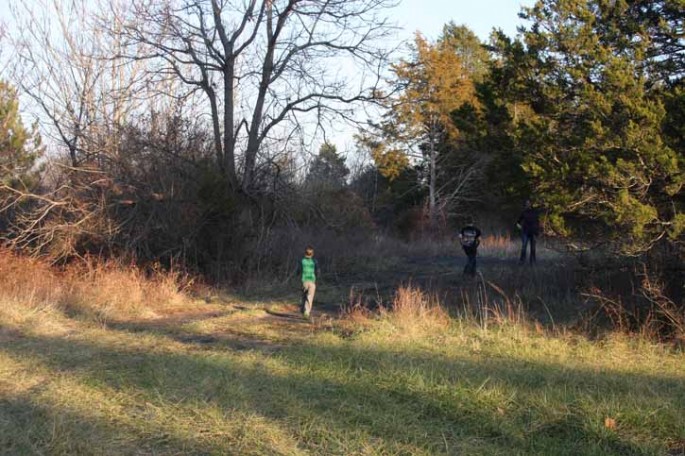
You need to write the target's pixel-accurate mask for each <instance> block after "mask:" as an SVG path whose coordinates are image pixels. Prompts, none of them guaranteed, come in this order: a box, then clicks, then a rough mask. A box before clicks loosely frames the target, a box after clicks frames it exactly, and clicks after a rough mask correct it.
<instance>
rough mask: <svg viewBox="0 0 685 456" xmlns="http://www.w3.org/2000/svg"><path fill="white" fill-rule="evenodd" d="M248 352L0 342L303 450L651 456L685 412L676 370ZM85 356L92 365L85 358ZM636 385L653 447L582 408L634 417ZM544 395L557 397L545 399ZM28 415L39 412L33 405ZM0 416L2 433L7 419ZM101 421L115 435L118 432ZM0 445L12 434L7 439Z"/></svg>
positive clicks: (367, 353)
mask: <svg viewBox="0 0 685 456" xmlns="http://www.w3.org/2000/svg"><path fill="white" fill-rule="evenodd" d="M122 336H124V337H134V336H132V335H130V334H122ZM226 348H227V349H228V347H226ZM253 349H254V353H252V354H246V356H242V355H241V354H240V353H236V352H234V351H231V350H230V349H228V351H220V350H217V351H214V352H212V353H211V356H208V354H207V352H204V351H203V352H196V351H195V352H194V351H191V352H180V353H178V352H171V351H164V350H162V349H156V350H155V351H154V352H148V351H145V350H142V349H141V348H140V347H139V348H137V349H134V348H126V347H124V346H121V345H117V346H116V347H111V346H107V345H106V343H104V342H103V343H98V341H97V340H93V341H87V342H86V341H82V340H78V341H77V340H64V339H61V338H51V337H35V336H25V337H23V338H21V339H17V340H15V341H12V342H10V343H7V344H5V347H4V351H6V352H7V353H8V354H10V355H11V356H16V357H19V358H24V357H29V358H33V359H38V360H40V361H41V362H42V363H43V364H44V365H45V366H47V367H48V368H51V369H53V370H54V371H57V372H60V374H62V375H73V376H75V377H77V378H79V379H80V381H81V382H85V383H87V384H88V385H90V386H91V387H96V388H97V387H98V385H101V386H102V387H106V388H109V389H113V390H115V391H120V392H123V393H125V394H126V395H127V396H130V397H136V398H139V399H140V400H141V401H149V402H152V403H156V402H159V403H160V404H170V403H171V404H176V406H177V407H179V410H182V408H183V406H184V405H186V406H188V407H192V406H197V404H200V405H213V406H216V407H219V408H221V409H224V410H237V411H241V412H243V413H245V414H254V413H257V414H259V415H261V416H263V417H266V418H268V419H269V420H270V421H272V422H276V423H278V425H279V426H280V427H282V428H285V429H286V430H287V432H288V433H289V434H290V435H291V436H293V438H294V439H295V440H296V441H298V442H299V446H300V447H301V448H304V449H306V450H309V451H311V452H312V453H315V454H356V453H362V452H364V448H366V449H367V452H368V448H369V446H368V445H369V442H373V445H372V448H374V452H377V453H379V454H380V453H382V454H418V453H424V454H512V453H513V454H552V453H553V454H558V455H579V454H620V455H632V454H658V453H659V451H662V452H663V449H664V445H665V443H664V441H665V440H664V439H666V438H673V439H677V438H680V439H683V438H685V435H684V434H685V431H683V430H682V428H679V427H678V426H679V423H678V420H680V421H681V423H680V424H681V425H682V416H685V391H684V390H683V385H682V381H681V380H678V379H671V378H662V377H659V376H651V375H642V374H625V373H615V372H606V373H602V372H594V371H589V370H583V369H577V368H576V369H570V368H567V367H565V366H563V365H556V364H541V363H535V362H527V361H520V360H513V359H492V358H483V359H479V360H478V361H475V360H473V359H470V358H467V357H463V358H458V359H455V358H444V357H440V356H435V355H431V354H425V353H405V352H393V351H389V350H381V349H374V348H369V347H364V348H361V347H359V346H355V345H349V344H345V343H341V344H340V345H335V346H316V345H311V344H307V343H304V344H298V345H293V346H286V347H283V348H282V349H281V350H280V351H279V352H278V353H277V355H273V354H272V353H270V352H268V351H265V353H260V347H259V346H255V347H254V348H253ZM247 355H250V356H247ZM89 360H92V361H96V362H95V363H92V364H91V365H89V364H88V361H89ZM570 391H572V392H573V393H572V394H569V392H570ZM648 391H651V392H658V394H659V397H660V398H661V400H662V402H663V403H667V404H670V407H671V408H670V410H669V411H668V412H669V413H670V415H672V420H671V423H670V427H668V428H666V429H663V428H662V429H656V428H655V429H650V431H652V432H653V433H654V436H653V438H654V439H657V441H656V442H655V441H651V442H648V443H642V444H640V445H638V444H636V443H635V442H634V441H633V440H632V439H631V438H630V436H626V435H625V434H622V433H617V432H612V431H609V430H607V429H605V428H604V427H603V426H602V425H601V423H597V422H598V421H599V420H600V419H603V415H602V413H603V412H602V411H601V410H600V411H597V412H596V413H595V412H593V411H592V410H591V408H592V404H595V403H596V404H601V403H603V402H604V400H605V399H607V397H611V398H612V399H613V401H615V402H616V403H621V402H626V403H634V402H636V401H637V402H638V404H637V405H638V407H637V409H638V410H642V411H644V412H643V413H644V416H635V417H632V419H635V420H640V419H644V420H647V421H648V420H649V419H650V415H649V413H648V411H649V410H653V409H654V408H655V406H654V404H653V400H654V394H646V395H645V394H643V393H644V392H648ZM486 392H491V393H492V398H490V397H491V396H488V395H487V394H484V393H486ZM500 396H501V397H500ZM543 396H544V397H543ZM507 397H508V398H509V399H507ZM12 401H14V402H11V403H10V406H9V407H7V409H6V410H3V412H2V413H3V415H4V416H7V417H8V420H9V422H12V421H13V419H14V418H15V417H20V418H21V416H24V415H26V414H27V413H33V412H31V411H30V410H35V409H36V404H26V403H23V404H22V400H21V399H20V398H17V399H16V400H15V399H12ZM546 401H552V402H554V401H558V403H557V404H556V405H555V406H551V407H545V406H544V405H543V404H544V403H545V402H546ZM588 404H589V405H588ZM498 406H501V407H502V408H503V409H506V410H499V408H498ZM3 407H4V406H3ZM548 408H549V409H548ZM27 410H28V411H27ZM188 413H189V416H192V415H193V413H202V410H201V409H200V410H196V411H195V412H191V411H189V412H188ZM637 413H638V415H639V412H637ZM550 415H552V416H550ZM595 415H596V416H595ZM0 416H2V415H0ZM679 417H680V418H679ZM31 419H36V420H39V421H40V420H43V421H44V420H45V417H43V416H42V415H41V414H40V413H38V414H34V415H32V417H31ZM84 420H85V421H86V422H87V419H86V418H83V417H80V418H79V417H74V418H66V419H65V422H64V423H63V425H64V426H68V425H69V426H75V427H80V426H82V425H83V422H84ZM3 421H5V420H3ZM666 422H667V421H666ZM86 424H87V425H89V426H97V423H86ZM595 424H597V425H595ZM0 425H1V426H2V427H3V428H5V429H3V428H0V432H2V433H5V431H6V430H7V429H6V428H7V425H6V424H3V423H2V422H0ZM108 426H109V427H111V429H109V428H108V429H109V430H111V431H112V432H114V433H120V432H125V431H126V432H127V431H128V430H126V429H122V428H117V427H116V426H115V425H114V424H111V423H110V424H108ZM678 429H680V430H678ZM108 432H109V431H108ZM658 439H661V441H660V440H658ZM138 443H140V444H141V445H147V446H150V445H152V444H154V442H153V439H152V438H151V437H148V438H144V437H141V440H140V441H139V442H138ZM4 444H5V445H8V447H11V446H12V445H13V444H16V442H15V441H14V440H12V438H11V437H10V440H9V441H7V442H4ZM37 444H38V445H39V447H38V448H39V450H40V451H38V452H42V451H47V449H48V448H47V447H43V446H42V445H44V443H41V441H38V442H37ZM169 445H172V446H175V449H178V450H181V449H182V448H185V451H187V452H188V453H189V454H191V453H194V452H199V453H203V452H204V451H207V450H209V451H210V452H217V453H219V454H222V453H223V452H229V453H231V452H235V451H236V449H235V448H231V447H230V446H222V444H220V443H214V444H213V445H216V446H213V447H211V448H207V447H206V446H202V445H200V444H199V443H197V445H194V444H192V443H191V444H188V443H184V442H182V441H177V442H174V441H171V442H170V443H169ZM226 445H228V444H226ZM158 449H160V448H158ZM161 451H165V449H164V448H161ZM550 451H552V453H550Z"/></svg>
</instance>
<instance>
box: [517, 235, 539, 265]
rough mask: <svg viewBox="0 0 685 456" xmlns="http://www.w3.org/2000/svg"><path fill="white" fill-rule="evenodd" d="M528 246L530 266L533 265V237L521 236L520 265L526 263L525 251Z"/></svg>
mask: <svg viewBox="0 0 685 456" xmlns="http://www.w3.org/2000/svg"><path fill="white" fill-rule="evenodd" d="M528 244H530V264H534V263H535V261H536V260H535V235H534V234H530V233H522V234H521V258H520V260H519V261H520V263H521V264H523V263H525V262H526V249H527V247H528Z"/></svg>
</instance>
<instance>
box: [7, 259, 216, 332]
mask: <svg viewBox="0 0 685 456" xmlns="http://www.w3.org/2000/svg"><path fill="white" fill-rule="evenodd" d="M191 285H192V281H191V280H189V279H188V278H187V277H185V276H184V275H182V274H179V273H176V272H173V271H172V272H166V271H162V270H160V269H153V270H151V271H147V272H145V271H142V270H140V269H139V268H136V267H134V266H131V267H126V266H124V265H120V264H115V263H110V264H97V263H91V264H88V265H83V264H81V265H76V266H69V267H66V268H63V269H58V268H54V267H50V266H49V265H47V264H46V263H45V262H42V261H40V260H38V259H33V258H28V257H24V256H19V255H16V254H13V253H11V252H8V251H6V250H2V251H0V302H1V303H2V305H1V306H0V319H1V320H2V321H4V322H5V323H8V324H12V323H20V322H28V321H32V322H33V323H34V324H36V325H40V324H50V322H51V321H52V322H56V321H60V315H62V316H64V315H69V316H74V315H80V316H82V317H85V318H89V319H94V320H96V321H98V322H100V323H106V322H108V321H116V320H126V319H131V318H154V317H157V316H160V315H168V314H170V313H174V312H181V311H187V310H192V308H193V307H194V306H198V305H200V304H198V303H196V302H193V300H191V299H189V296H188V294H187V293H186V291H187V290H188V288H189V287H190V286H191ZM203 304H204V303H203ZM205 307H206V305H205ZM42 316H43V317H45V318H42Z"/></svg>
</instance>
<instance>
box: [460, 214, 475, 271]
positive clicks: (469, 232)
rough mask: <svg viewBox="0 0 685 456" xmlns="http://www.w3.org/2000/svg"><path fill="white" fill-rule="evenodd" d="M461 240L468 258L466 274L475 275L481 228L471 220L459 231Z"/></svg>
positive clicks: (465, 268) (465, 267)
mask: <svg viewBox="0 0 685 456" xmlns="http://www.w3.org/2000/svg"><path fill="white" fill-rule="evenodd" d="M459 240H460V242H461V247H462V248H463V249H464V253H466V258H467V260H466V266H464V275H470V276H475V275H476V256H477V255H478V246H479V245H480V230H479V229H478V228H477V227H476V226H475V225H474V223H473V222H470V223H468V224H467V225H466V226H465V227H464V228H462V229H461V232H459Z"/></svg>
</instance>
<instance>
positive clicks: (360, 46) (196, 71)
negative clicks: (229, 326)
mask: <svg viewBox="0 0 685 456" xmlns="http://www.w3.org/2000/svg"><path fill="white" fill-rule="evenodd" d="M394 4H395V1H394V0H165V1H159V0H144V1H140V2H136V3H135V6H134V7H132V8H131V9H130V10H129V11H128V12H127V13H126V14H118V15H117V17H118V20H117V22H116V24H114V25H111V26H110V28H111V30H112V31H113V32H115V33H119V34H120V35H121V36H123V37H124V38H125V39H126V40H127V44H128V45H130V46H133V47H134V49H130V48H129V49H127V50H126V51H127V52H126V53H125V55H126V57H129V58H131V59H134V60H143V59H146V60H149V61H151V62H154V63H156V64H157V65H156V67H155V68H154V71H153V72H152V73H151V76H152V77H154V78H156V79H162V80H163V79H167V78H176V79H178V80H181V81H182V82H183V83H184V84H186V86H187V88H188V90H190V91H198V90H199V91H201V92H202V93H203V94H204V95H205V96H206V99H207V101H208V103H209V107H208V111H209V114H210V117H211V122H212V130H213V134H214V147H215V153H216V164H217V166H218V168H219V169H220V170H221V171H222V172H223V174H224V175H225V178H226V179H227V180H228V182H229V184H230V186H231V188H232V189H234V191H237V190H242V191H243V192H245V193H246V194H251V193H252V192H253V191H254V185H255V170H256V167H257V164H258V161H259V160H260V158H261V157H260V152H261V150H262V148H263V147H264V146H265V145H266V144H267V143H269V142H270V141H275V140H285V138H288V137H292V136H293V132H294V131H297V132H301V131H303V130H305V129H306V128H304V127H303V124H305V123H308V122H312V123H313V126H314V127H315V128H317V127H322V126H324V125H326V124H327V123H328V122H330V121H332V120H333V119H345V120H352V119H353V118H354V109H355V107H357V106H358V105H359V104H360V103H362V104H363V103H366V102H373V101H374V100H375V99H376V98H377V95H378V93H379V91H378V90H377V88H378V85H379V83H380V81H381V79H380V76H379V73H380V72H381V70H382V69H383V68H385V62H386V59H387V57H388V51H387V50H385V49H383V47H382V43H383V40H384V39H386V38H388V37H389V34H390V33H391V30H392V28H391V27H390V26H389V24H388V22H387V20H386V19H385V18H384V17H382V16H381V14H382V13H383V11H384V10H385V9H386V8H388V7H391V6H394ZM104 23H105V21H104V18H103V24H104ZM140 45H144V46H145V47H146V48H145V51H144V52H141V51H140V49H141V48H140ZM343 66H344V67H345V68H342V67H343ZM241 164H242V173H240V172H239V171H240V165H241Z"/></svg>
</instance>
